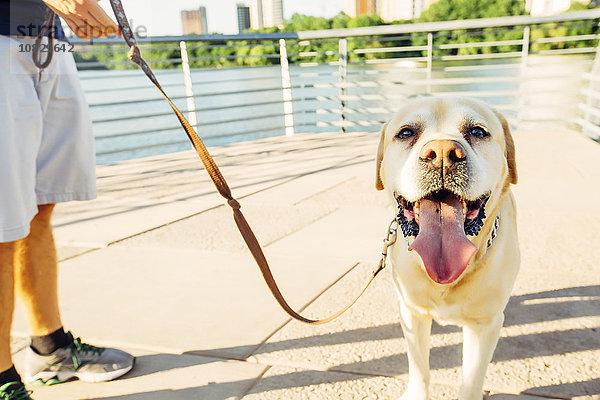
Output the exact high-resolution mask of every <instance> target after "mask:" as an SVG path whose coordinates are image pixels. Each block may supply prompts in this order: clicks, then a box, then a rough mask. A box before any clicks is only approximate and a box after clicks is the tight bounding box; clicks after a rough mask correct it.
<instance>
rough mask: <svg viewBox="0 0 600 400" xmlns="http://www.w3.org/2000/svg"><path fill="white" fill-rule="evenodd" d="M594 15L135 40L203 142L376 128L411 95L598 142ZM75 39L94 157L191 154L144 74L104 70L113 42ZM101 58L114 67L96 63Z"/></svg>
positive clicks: (597, 14) (599, 86) (599, 81)
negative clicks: (483, 106) (466, 104)
mask: <svg viewBox="0 0 600 400" xmlns="http://www.w3.org/2000/svg"><path fill="white" fill-rule="evenodd" d="M599 20H600V10H590V11H582V12H570V13H565V14H561V15H558V16H551V17H537V18H534V17H529V16H518V17H503V18H489V19H482V20H464V21H446V22H437V23H419V24H404V25H385V26H376V27H363V28H353V29H342V30H338V29H336V30H326V31H308V32H297V33H275V34H248V35H207V36H186V37H160V38H156V37H153V38H140V43H141V46H142V51H143V53H144V55H145V57H146V59H147V60H148V61H149V63H150V64H151V65H152V66H153V68H155V72H156V73H157V76H158V78H159V80H160V81H161V82H162V83H163V86H164V87H165V88H166V90H167V91H168V92H169V94H170V95H171V96H172V99H173V100H174V101H175V102H176V103H177V104H178V106H180V107H181V109H182V110H187V113H188V115H189V119H190V122H191V123H192V125H194V126H195V127H196V128H197V129H198V131H199V133H200V135H201V136H202V137H203V139H204V140H205V141H206V143H207V144H208V145H213V144H226V143H229V142H234V141H240V140H249V139H256V138H261V137H266V136H274V135H283V134H285V135H293V134H295V133H302V132H318V131H331V130H339V131H342V132H346V131H352V130H378V129H379V127H380V126H381V124H382V123H383V122H384V121H385V120H386V119H388V118H389V117H390V116H391V115H392V113H393V112H394V111H395V110H396V109H398V108H399V107H400V106H401V105H402V103H403V102H404V101H405V100H406V99H408V98H410V97H413V96H419V95H428V94H453V95H464V96H470V97H476V98H480V99H483V100H485V101H487V102H489V103H491V104H492V105H493V106H495V107H496V108H497V109H499V110H500V111H502V112H503V113H504V114H505V115H506V116H507V118H508V119H509V121H510V122H511V123H512V124H515V125H518V124H524V123H528V122H545V121H558V122H564V123H567V124H571V125H575V124H576V125H578V126H580V127H581V128H582V131H583V132H584V133H585V134H587V135H589V136H590V137H592V138H595V139H598V138H600V127H599V126H598V125H599V122H600V60H599V59H598V56H597V53H598V51H597V49H598V43H599V32H600V30H599V29H598V22H599ZM182 38H184V40H182ZM74 43H76V49H77V50H78V53H77V58H78V59H79V61H78V67H79V69H80V71H81V72H80V74H81V78H82V82H83V84H84V89H85V91H86V95H87V97H88V101H89V103H90V108H91V112H92V119H93V122H94V126H95V131H96V138H97V155H98V161H99V163H110V162H114V161H118V160H121V159H127V158H135V157H140V156H144V155H150V154H158V153H166V152H172V151H178V150H182V149H186V148H188V146H189V145H188V144H187V139H186V137H185V136H184V135H182V132H179V130H180V128H179V126H178V124H177V121H176V120H175V118H174V117H173V116H172V115H171V111H170V108H169V107H168V106H166V105H165V104H164V103H163V101H162V98H161V97H160V95H159V94H158V93H157V92H155V90H154V89H153V86H152V85H151V84H150V83H149V82H147V81H146V80H145V77H144V76H143V75H142V73H141V72H140V71H138V70H135V69H134V70H116V69H115V70H113V69H110V68H115V67H121V68H133V67H132V64H131V63H130V61H128V60H124V59H123V58H124V56H123V55H124V54H125V53H126V49H125V46H124V45H122V44H121V41H120V39H108V40H107V39H104V40H97V41H95V42H94V45H89V44H86V43H84V42H81V41H77V40H74ZM102 54H104V55H108V54H113V55H114V54H120V55H121V59H120V60H115V59H114V58H115V57H113V59H112V60H104V61H102V59H103V56H102ZM86 59H87V60H86ZM260 64H263V65H260ZM207 65H210V66H211V67H206V66H207ZM256 65H258V66H256ZM199 66H204V67H199ZM165 67H175V69H164V68H165ZM101 68H104V69H103V70H102V69H101ZM107 68H109V69H108V70H107ZM98 69H101V70H98Z"/></svg>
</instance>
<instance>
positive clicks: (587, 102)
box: [582, 35, 600, 137]
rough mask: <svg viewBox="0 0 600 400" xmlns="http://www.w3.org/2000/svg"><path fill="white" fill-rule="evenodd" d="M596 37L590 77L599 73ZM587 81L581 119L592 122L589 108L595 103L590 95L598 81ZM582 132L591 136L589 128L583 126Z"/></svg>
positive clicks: (599, 53)
mask: <svg viewBox="0 0 600 400" xmlns="http://www.w3.org/2000/svg"><path fill="white" fill-rule="evenodd" d="M597 39H598V44H597V45H596V54H595V55H594V63H593V64H592V69H591V71H590V76H591V77H594V76H595V75H598V74H599V73H600V35H598V36H597ZM589 82H590V83H589V85H588V94H587V96H586V98H585V105H586V106H587V107H586V108H585V111H584V113H583V119H584V120H585V121H586V122H590V123H594V122H595V121H592V113H591V112H590V111H589V110H590V109H591V108H592V107H593V105H594V103H595V101H594V97H593V96H592V91H593V90H595V89H596V88H597V87H598V82H597V81H596V80H594V79H590V81H589ZM582 132H583V133H584V134H585V135H587V136H590V137H591V136H592V135H591V134H590V132H589V128H586V127H583V129H582Z"/></svg>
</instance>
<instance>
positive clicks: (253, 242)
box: [110, 0, 397, 325]
mask: <svg viewBox="0 0 600 400" xmlns="http://www.w3.org/2000/svg"><path fill="white" fill-rule="evenodd" d="M110 4H111V7H112V9H113V11H114V14H115V17H116V18H117V22H118V23H119V27H120V28H121V32H122V34H123V38H124V40H125V43H127V45H128V46H129V54H128V56H129V59H130V60H131V61H133V62H134V63H136V64H137V65H138V66H140V67H141V68H142V71H144V73H145V74H146V76H147V77H148V78H149V79H150V80H151V81H152V83H153V84H154V86H156V88H157V89H158V90H159V91H160V92H161V94H162V95H163V97H164V98H165V100H166V101H167V102H168V103H169V105H170V106H171V108H172V109H173V112H174V113H175V115H176V116H177V119H178V120H179V122H180V123H181V126H182V127H183V129H184V130H185V133H186V134H187V136H188V138H189V140H190V141H191V142H192V145H193V147H194V149H195V150H196V153H197V154H198V156H199V157H200V160H201V161H202V164H203V165H204V168H205V169H206V171H207V172H208V175H209V176H210V178H211V180H212V181H213V184H214V185H215V187H216V189H217V191H218V192H219V194H220V195H221V196H222V197H223V198H224V199H226V200H227V204H228V205H229V206H230V207H231V209H232V210H233V219H234V221H235V223H236V225H237V227H238V230H239V231H240V234H241V235H242V237H243V239H244V241H245V242H246V245H247V246H248V249H249V250H250V252H251V253H252V256H253V257H254V260H255V261H256V264H257V265H258V267H259V268H260V272H261V274H262V275H263V278H264V280H265V283H266V284H267V286H268V287H269V290H270V291H271V294H272V295H273V297H275V300H277V302H278V303H279V305H280V306H281V307H282V308H283V310H284V311H285V312H286V313H287V314H288V315H289V316H291V317H292V318H294V319H296V320H298V321H300V322H304V323H306V324H310V325H321V324H325V323H327V322H330V321H332V320H334V319H336V318H337V317H339V316H340V315H342V314H343V313H344V312H346V311H347V310H348V309H349V308H350V307H352V306H353V305H354V303H356V301H357V300H358V299H359V298H360V297H361V296H362V295H363V293H365V291H366V290H367V288H368V287H369V286H370V285H371V282H373V280H374V279H375V276H377V274H378V273H379V272H380V271H381V270H382V269H383V268H384V267H385V254H384V256H383V257H382V258H381V260H380V261H379V265H378V267H377V270H376V271H375V272H373V274H372V275H371V277H370V279H369V280H368V281H367V284H366V285H365V287H364V288H363V290H362V291H361V292H360V294H359V295H358V296H357V297H356V298H355V299H354V300H353V301H352V302H351V303H350V304H348V305H347V306H346V307H344V308H343V309H342V310H340V311H338V312H336V313H335V314H333V315H331V316H329V317H327V318H323V319H310V318H306V317H304V316H302V315H300V314H299V313H297V312H296V311H295V310H294V309H293V308H292V307H291V306H290V305H289V304H288V302H287V301H286V300H285V298H284V297H283V294H282V293H281V291H280V290H279V287H278V286H277V283H276V281H275V278H274V277H273V273H272V272H271V268H270V266H269V263H268V261H267V259H266V257H265V255H264V252H263V251H262V248H261V246H260V243H259V242H258V239H256V236H255V235H254V232H253V231H252V229H251V228H250V225H249V224H248V221H246V218H245V217H244V214H243V213H242V210H241V205H240V203H239V202H238V201H237V200H236V199H235V198H234V197H233V195H232V194H231V189H230V188H229V186H228V185H227V181H226V180H225V178H224V177H223V175H222V174H221V171H220V170H219V167H218V166H217V164H216V162H215V161H214V159H213V158H212V156H211V155H210V153H209V152H208V150H207V149H206V146H205V145H204V143H203V142H202V140H201V139H200V137H199V136H198V134H197V133H196V131H195V130H194V128H192V126H191V125H190V123H189V122H188V121H187V119H186V118H185V117H184V116H183V114H182V113H181V111H179V109H178V108H177V107H176V106H175V104H174V103H173V102H172V101H171V99H170V98H169V96H168V95H167V94H166V93H165V91H164V90H163V89H162V87H161V85H160V83H159V82H158V80H157V79H156V76H155V75H154V73H153V72H152V69H151V68H150V66H149V65H148V63H147V62H146V61H145V60H144V59H143V57H142V55H141V51H140V49H139V47H138V44H137V41H136V39H135V36H134V34H133V31H132V30H131V27H130V26H129V22H128V21H127V16H126V15H125V10H124V9H123V5H122V3H121V0H110ZM390 229H391V228H390ZM396 229H397V227H396ZM390 235H391V233H390V231H389V230H388V237H387V239H386V240H388V243H390V239H391V237H392V236H390ZM394 240H395V239H394ZM390 245H391V243H390V244H388V247H389V246H390ZM385 253H386V254H387V247H386V248H385Z"/></svg>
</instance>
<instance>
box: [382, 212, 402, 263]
mask: <svg viewBox="0 0 600 400" xmlns="http://www.w3.org/2000/svg"><path fill="white" fill-rule="evenodd" d="M397 237H398V220H397V219H396V218H394V219H393V220H392V222H391V223H390V226H389V227H388V231H387V236H386V237H385V239H383V249H382V250H381V256H382V262H383V265H382V266H385V259H386V258H387V253H388V248H389V247H390V246H391V245H393V244H394V243H396V238H397Z"/></svg>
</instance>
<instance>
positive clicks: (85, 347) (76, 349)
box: [67, 332, 106, 369]
mask: <svg viewBox="0 0 600 400" xmlns="http://www.w3.org/2000/svg"><path fill="white" fill-rule="evenodd" d="M67 335H68V336H69V338H70V339H71V343H70V344H69V345H68V346H67V348H68V349H70V350H71V354H72V358H73V366H74V367H75V369H78V368H79V367H80V364H79V357H78V355H79V354H81V353H92V354H97V355H100V354H102V353H103V352H104V350H106V349H105V348H104V347H96V346H92V345H90V344H87V343H83V342H82V341H81V339H80V338H73V335H72V334H71V332H67Z"/></svg>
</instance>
